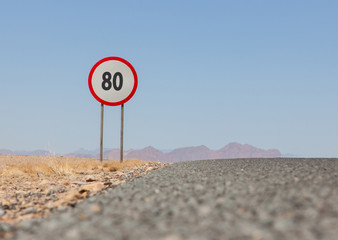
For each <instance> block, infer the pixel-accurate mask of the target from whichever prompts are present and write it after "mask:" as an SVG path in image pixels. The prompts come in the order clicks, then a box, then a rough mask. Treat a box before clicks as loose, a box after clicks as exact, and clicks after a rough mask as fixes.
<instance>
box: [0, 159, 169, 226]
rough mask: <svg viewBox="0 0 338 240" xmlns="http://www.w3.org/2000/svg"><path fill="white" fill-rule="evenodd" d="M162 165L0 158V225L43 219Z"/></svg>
mask: <svg viewBox="0 0 338 240" xmlns="http://www.w3.org/2000/svg"><path fill="white" fill-rule="evenodd" d="M163 166H165V164H163V163H159V162H158V163H154V162H143V161H139V160H127V161H125V162H124V163H122V164H120V163H119V162H118V161H104V162H103V163H100V162H99V161H98V160H96V159H79V158H62V157H27V156H3V155H0V224H1V223H8V224H16V223H18V222H21V221H22V220H27V219H32V218H41V217H43V218H45V217H48V216H49V214H50V213H51V212H53V211H55V210H57V209H62V208H69V207H74V206H75V205H76V204H77V203H78V202H79V201H82V200H83V199H86V198H88V197H90V196H93V195H96V194H99V193H101V192H103V191H105V190H107V189H109V188H114V187H115V186H117V185H119V184H121V183H123V182H126V181H128V180H131V179H133V178H135V177H139V176H141V175H143V174H147V173H149V172H150V171H153V170H155V169H158V168H161V167H163Z"/></svg>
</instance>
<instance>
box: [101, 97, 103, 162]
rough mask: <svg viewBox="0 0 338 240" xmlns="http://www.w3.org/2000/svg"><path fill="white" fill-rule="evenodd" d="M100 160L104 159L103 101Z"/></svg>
mask: <svg viewBox="0 0 338 240" xmlns="http://www.w3.org/2000/svg"><path fill="white" fill-rule="evenodd" d="M100 132H101V134H100V161H101V162H102V161H103V103H101V131H100Z"/></svg>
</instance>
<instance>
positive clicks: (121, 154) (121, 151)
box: [120, 104, 124, 163]
mask: <svg viewBox="0 0 338 240" xmlns="http://www.w3.org/2000/svg"><path fill="white" fill-rule="evenodd" d="M123 115H124V104H121V139H120V140H121V141H120V163H122V162H123V117H124V116H123Z"/></svg>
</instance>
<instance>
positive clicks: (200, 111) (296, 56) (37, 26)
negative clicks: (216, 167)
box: [0, 1, 338, 157]
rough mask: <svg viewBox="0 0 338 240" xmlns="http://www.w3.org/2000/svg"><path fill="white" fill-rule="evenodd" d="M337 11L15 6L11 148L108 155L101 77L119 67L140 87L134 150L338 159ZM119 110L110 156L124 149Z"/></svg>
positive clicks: (308, 7)
mask: <svg viewBox="0 0 338 240" xmlns="http://www.w3.org/2000/svg"><path fill="white" fill-rule="evenodd" d="M337 12H338V2H337V1H29V2H28V1H2V2H1V3H0V30H1V37H0V64H1V67H0V81H1V94H0V109H1V120H0V129H1V132H0V134H1V135H0V149H1V148H8V149H12V150H34V149H45V150H51V151H53V152H58V153H68V152H71V151H73V150H76V149H78V148H85V149H97V148H98V146H99V127H100V125H99V124H100V104H99V103H98V102H97V101H96V100H95V99H94V98H93V97H92V95H91V94H90V92H89V89H88V74H89V71H90V69H91V68H92V66H93V65H94V64H95V63H96V62H97V61H98V60H100V59H102V58H104V57H108V56H118V57H122V58H124V59H126V60H127V61H129V62H130V63H131V64H132V65H133V66H134V68H135V70H136V72H137V74H138V78H139V86H138V89H137V92H136V94H135V95H134V97H133V98H132V99H131V100H130V101H129V102H128V103H126V104H125V148H126V149H129V148H134V149H139V148H143V147H146V146H148V145H152V146H154V147H156V148H158V149H173V148H177V147H185V146H198V145H202V144H204V145H206V146H207V147H209V148H211V149H219V148H221V147H223V146H224V145H226V144H228V143H229V142H239V143H243V144H244V143H247V144H251V145H254V146H256V147H260V148H264V149H269V148H277V149H279V150H280V151H281V152H282V153H292V154H295V155H298V156H305V157H318V156H319V157H338V108H337V103H338V90H337V89H338V15H337ZM119 114H120V108H119V107H105V119H104V120H105V125H104V126H105V129H104V146H105V147H107V148H118V147H119V131H120V115H119Z"/></svg>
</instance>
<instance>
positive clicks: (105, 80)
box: [102, 72, 111, 91]
mask: <svg viewBox="0 0 338 240" xmlns="http://www.w3.org/2000/svg"><path fill="white" fill-rule="evenodd" d="M102 79H103V82H102V88H103V90H106V91H108V90H109V89H111V81H110V80H111V74H110V72H105V73H104V74H103V75H102Z"/></svg>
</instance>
